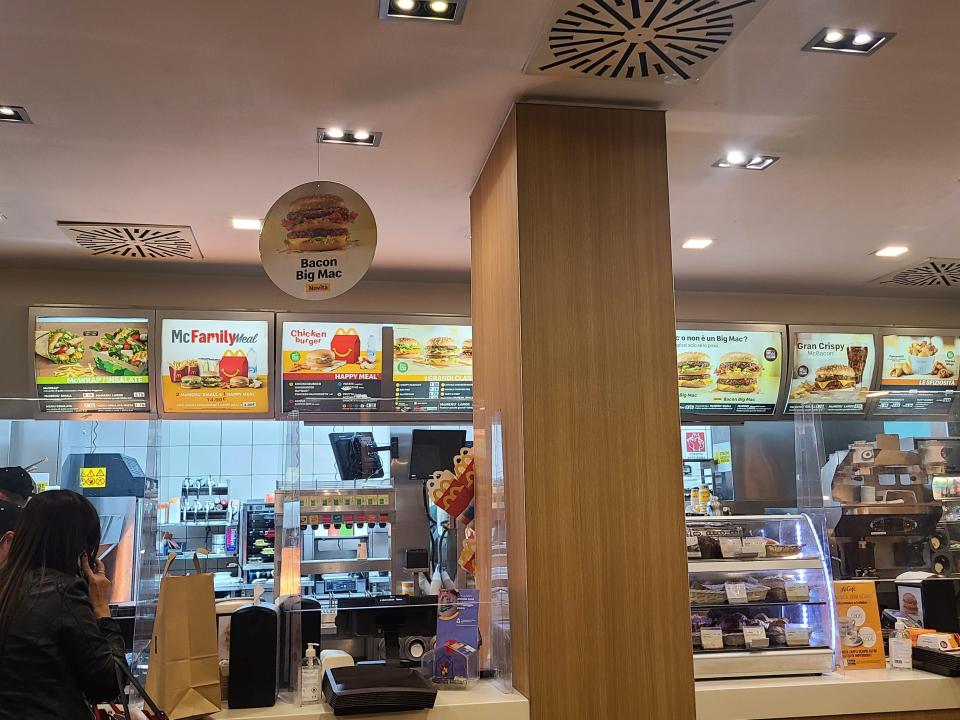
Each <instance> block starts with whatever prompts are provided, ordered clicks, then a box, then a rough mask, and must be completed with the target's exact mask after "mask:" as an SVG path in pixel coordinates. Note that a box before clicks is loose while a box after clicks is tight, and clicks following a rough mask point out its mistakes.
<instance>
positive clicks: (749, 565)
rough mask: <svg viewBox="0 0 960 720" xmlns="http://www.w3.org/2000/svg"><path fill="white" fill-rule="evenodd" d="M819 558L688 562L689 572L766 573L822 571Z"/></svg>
mask: <svg viewBox="0 0 960 720" xmlns="http://www.w3.org/2000/svg"><path fill="white" fill-rule="evenodd" d="M822 569H823V565H821V564H820V560H819V558H797V559H794V560H790V559H783V558H755V559H753V560H736V559H732V560H688V561H687V572H688V573H690V574H692V573H722V572H743V573H752V572H764V571H765V570H822Z"/></svg>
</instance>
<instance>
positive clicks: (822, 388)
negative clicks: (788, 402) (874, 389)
mask: <svg viewBox="0 0 960 720" xmlns="http://www.w3.org/2000/svg"><path fill="white" fill-rule="evenodd" d="M856 386H857V371H856V370H854V369H853V368H852V367H850V366H849V365H824V366H823V367H821V368H818V369H817V373H816V376H815V378H814V381H813V392H829V391H831V390H849V389H851V388H855V387H856Z"/></svg>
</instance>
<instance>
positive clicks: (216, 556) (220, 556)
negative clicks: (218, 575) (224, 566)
mask: <svg viewBox="0 0 960 720" xmlns="http://www.w3.org/2000/svg"><path fill="white" fill-rule="evenodd" d="M236 557H237V554H236V553H207V554H203V553H197V558H198V559H199V560H200V562H203V561H204V560H226V559H228V558H236ZM180 560H193V553H192V552H189V553H184V554H182V555H178V556H177V557H176V558H175V561H180Z"/></svg>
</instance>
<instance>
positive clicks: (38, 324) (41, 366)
mask: <svg viewBox="0 0 960 720" xmlns="http://www.w3.org/2000/svg"><path fill="white" fill-rule="evenodd" d="M149 328H150V323H149V320H148V318H146V317H109V316H108V317H102V316H101V317H98V316H88V317H79V316H76V317H74V316H53V315H49V316H47V315H37V317H36V320H35V322H34V333H33V335H34V337H33V339H34V374H35V377H36V384H37V396H38V397H39V398H40V412H42V413H148V412H149V411H150V400H149V397H150V390H149V387H150V386H149V383H150V376H149V367H148V359H149V352H148V347H147V346H148V342H149Z"/></svg>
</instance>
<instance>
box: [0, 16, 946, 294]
mask: <svg viewBox="0 0 960 720" xmlns="http://www.w3.org/2000/svg"><path fill="white" fill-rule="evenodd" d="M552 7H553V3H552V2H551V0H524V1H523V2H516V1H515V0H470V5H469V6H468V8H467V11H466V14H465V17H464V20H463V24H462V25H460V26H438V25H433V24H429V23H417V22H409V23H407V22H384V21H380V20H378V19H377V3H376V1H375V0H286V1H285V2H283V3H265V2H254V1H253V0H239V1H238V0H230V1H228V0H204V1H203V2H200V3H198V2H187V1H186V0H170V1H168V2H164V3H156V2H147V1H146V0H99V1H98V2H86V3H78V2H75V1H71V0H51V1H50V2H43V3H37V2H34V3H24V2H16V0H0V9H2V15H3V18H4V22H3V24H2V25H0V102H3V103H9V104H16V105H23V106H25V107H26V108H27V110H28V111H29V113H30V115H31V117H32V119H33V121H34V124H33V125H22V126H21V125H13V124H0V213H3V214H4V215H6V216H7V220H6V221H3V222H0V264H2V265H4V266H39V267H51V266H68V267H88V266H89V267H97V268H100V269H109V268H116V269H118V270H122V269H125V268H127V267H129V265H130V263H131V262H136V263H137V264H138V268H139V269H141V270H143V269H150V268H157V269H160V266H158V265H156V264H155V263H151V264H150V265H147V264H146V262H145V261H127V260H106V259H102V258H97V259H90V258H87V257H86V256H85V255H84V253H83V252H81V251H80V250H79V249H77V248H76V247H74V246H73V245H72V244H71V242H70V241H69V240H68V239H67V238H66V236H65V235H63V234H62V233H61V232H60V231H59V230H58V228H57V227H56V222H57V221H58V220H69V221H89V222H127V223H156V224H163V225H189V226H191V227H192V229H193V232H194V234H195V236H196V239H197V242H198V243H199V246H200V248H201V250H202V252H203V255H204V259H203V260H201V261H187V262H182V263H177V264H174V265H172V266H171V265H168V266H167V267H166V268H164V269H168V270H169V269H172V270H175V271H181V270H186V269H194V270H200V271H205V272H210V271H216V272H225V271H230V272H257V271H258V269H257V268H258V264H259V256H258V251H257V235H256V233H255V232H249V231H238V230H233V229H232V228H231V227H230V225H229V219H230V217H231V216H242V217H262V216H263V214H264V213H265V212H266V210H267V209H268V208H269V207H270V205H271V203H272V202H273V201H274V200H275V199H276V198H277V197H279V196H280V195H281V194H283V192H285V191H286V190H288V189H289V188H291V187H293V186H295V185H298V184H300V183H302V182H306V181H309V180H312V179H316V178H317V177H318V173H319V176H320V177H321V178H323V179H331V180H337V181H339V182H343V183H345V184H347V185H349V186H351V187H353V188H354V189H356V190H357V191H359V192H360V193H361V194H362V195H364V197H366V198H367V200H368V201H369V203H370V205H371V207H372V208H373V211H374V213H375V215H376V217H377V223H378V227H379V246H378V250H377V256H376V260H375V263H374V270H373V273H374V274H375V275H376V276H379V277H395V278H410V279H425V280H466V279H467V278H468V277H469V257H470V248H469V212H468V197H469V193H470V190H471V187H472V186H473V183H474V180H475V178H476V176H477V174H478V173H479V170H480V168H481V166H482V164H483V160H484V157H485V155H486V153H487V151H488V149H489V147H490V145H491V144H492V142H493V140H494V138H495V137H496V134H497V131H498V129H499V126H500V123H501V122H502V120H503V117H504V116H505V114H506V112H507V111H508V109H509V107H510V105H511V103H512V102H514V101H515V100H517V99H523V98H527V99H529V98H536V99H557V100H577V101H587V102H606V103H623V104H628V105H637V106H650V107H659V108H662V109H665V110H666V111H667V123H668V140H669V158H670V160H669V169H670V196H671V216H672V223H673V234H674V244H675V247H676V248H677V250H676V252H675V274H676V279H677V285H678V287H681V288H685V289H727V290H730V289H737V290H763V291H769V290H777V291H794V292H797V291H799V292H813V291H816V292H821V291H822V292H831V293H839V294H845V293H849V294H877V293H879V292H883V293H886V292H890V291H891V290H888V289H883V290H879V289H878V288H877V286H875V285H869V284H867V283H868V282H869V281H870V280H871V279H873V278H875V277H877V276H880V275H884V274H887V273H888V272H890V271H892V270H895V269H897V268H898V267H900V266H901V265H906V264H908V263H910V262H914V261H919V260H921V259H923V258H925V257H928V256H932V257H957V256H960V143H958V142H957V138H960V72H958V60H957V54H956V50H955V47H956V28H957V27H960V3H957V2H955V0H924V2H923V3H916V2H905V1H904V0H769V2H768V3H767V4H766V5H765V6H764V7H763V9H762V10H761V11H760V12H759V14H758V15H757V16H756V17H755V19H753V21H752V22H751V23H750V24H749V25H748V26H747V27H746V28H745V29H744V30H743V31H742V33H741V34H740V35H739V36H737V37H736V38H735V39H734V40H733V42H732V43H731V44H730V46H729V47H728V48H727V49H725V50H724V51H723V52H722V53H721V54H720V55H719V57H718V58H717V60H716V61H715V63H714V64H713V65H712V66H711V67H710V68H709V69H708V70H707V72H706V74H705V76H704V78H703V79H702V80H701V81H700V82H695V83H686V84H670V85H663V84H656V83H648V82H635V81H627V80H609V79H581V78H563V77H559V78H558V77H549V76H544V75H525V74H523V67H524V64H525V63H526V61H527V59H528V57H529V56H530V55H531V53H532V52H533V50H534V47H535V45H536V43H537V40H538V38H539V37H540V34H541V31H542V30H543V28H544V27H545V24H546V23H547V22H548V21H549V20H550V19H551V17H550V16H551V12H552ZM827 25H831V26H839V27H851V28H859V27H865V28H870V29H875V30H882V31H893V32H896V33H897V36H896V37H895V38H894V39H893V40H892V41H891V42H890V44H889V45H888V46H886V47H884V48H882V49H881V50H880V51H878V52H877V53H876V54H875V55H873V56H871V57H868V58H863V57H848V56H841V55H822V54H817V53H804V52H801V51H800V48H801V47H802V46H803V45H804V43H805V42H807V40H809V39H810V38H811V37H812V36H813V35H814V34H815V33H816V32H817V31H818V30H820V29H821V28H822V27H824V26H827ZM335 125H340V126H344V127H348V128H356V127H364V128H369V129H372V130H380V131H383V134H384V135H383V141H382V144H381V146H380V147H379V148H377V149H367V148H351V147H343V146H327V145H323V146H319V148H318V146H317V144H316V143H315V129H316V128H317V127H320V126H326V127H330V126H335ZM731 147H742V148H744V149H746V150H747V151H748V152H752V151H757V152H763V153H766V154H772V155H780V156H782V158H783V159H782V160H780V161H779V162H778V163H777V164H776V165H774V166H773V167H771V168H770V169H768V170H766V171H764V172H748V171H741V170H721V169H717V168H713V167H711V163H712V162H713V161H714V160H716V159H717V158H719V157H720V156H721V155H723V154H724V152H725V150H726V149H728V148H731ZM703 235H707V236H711V237H714V238H716V243H715V244H714V246H713V247H712V248H710V249H708V250H706V251H702V252H693V251H687V250H680V249H679V245H680V243H681V242H682V241H683V240H684V239H686V238H687V237H689V236H703ZM887 243H897V244H905V245H908V246H910V248H911V253H910V254H909V255H907V256H905V257H903V258H899V259H895V260H889V259H888V260H882V259H879V258H875V257H872V256H871V255H870V253H871V252H872V251H873V250H876V249H877V248H878V247H880V246H881V245H884V244H887ZM896 292H900V293H904V294H918V293H921V292H922V291H918V290H909V289H906V290H903V289H898V290H896Z"/></svg>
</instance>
